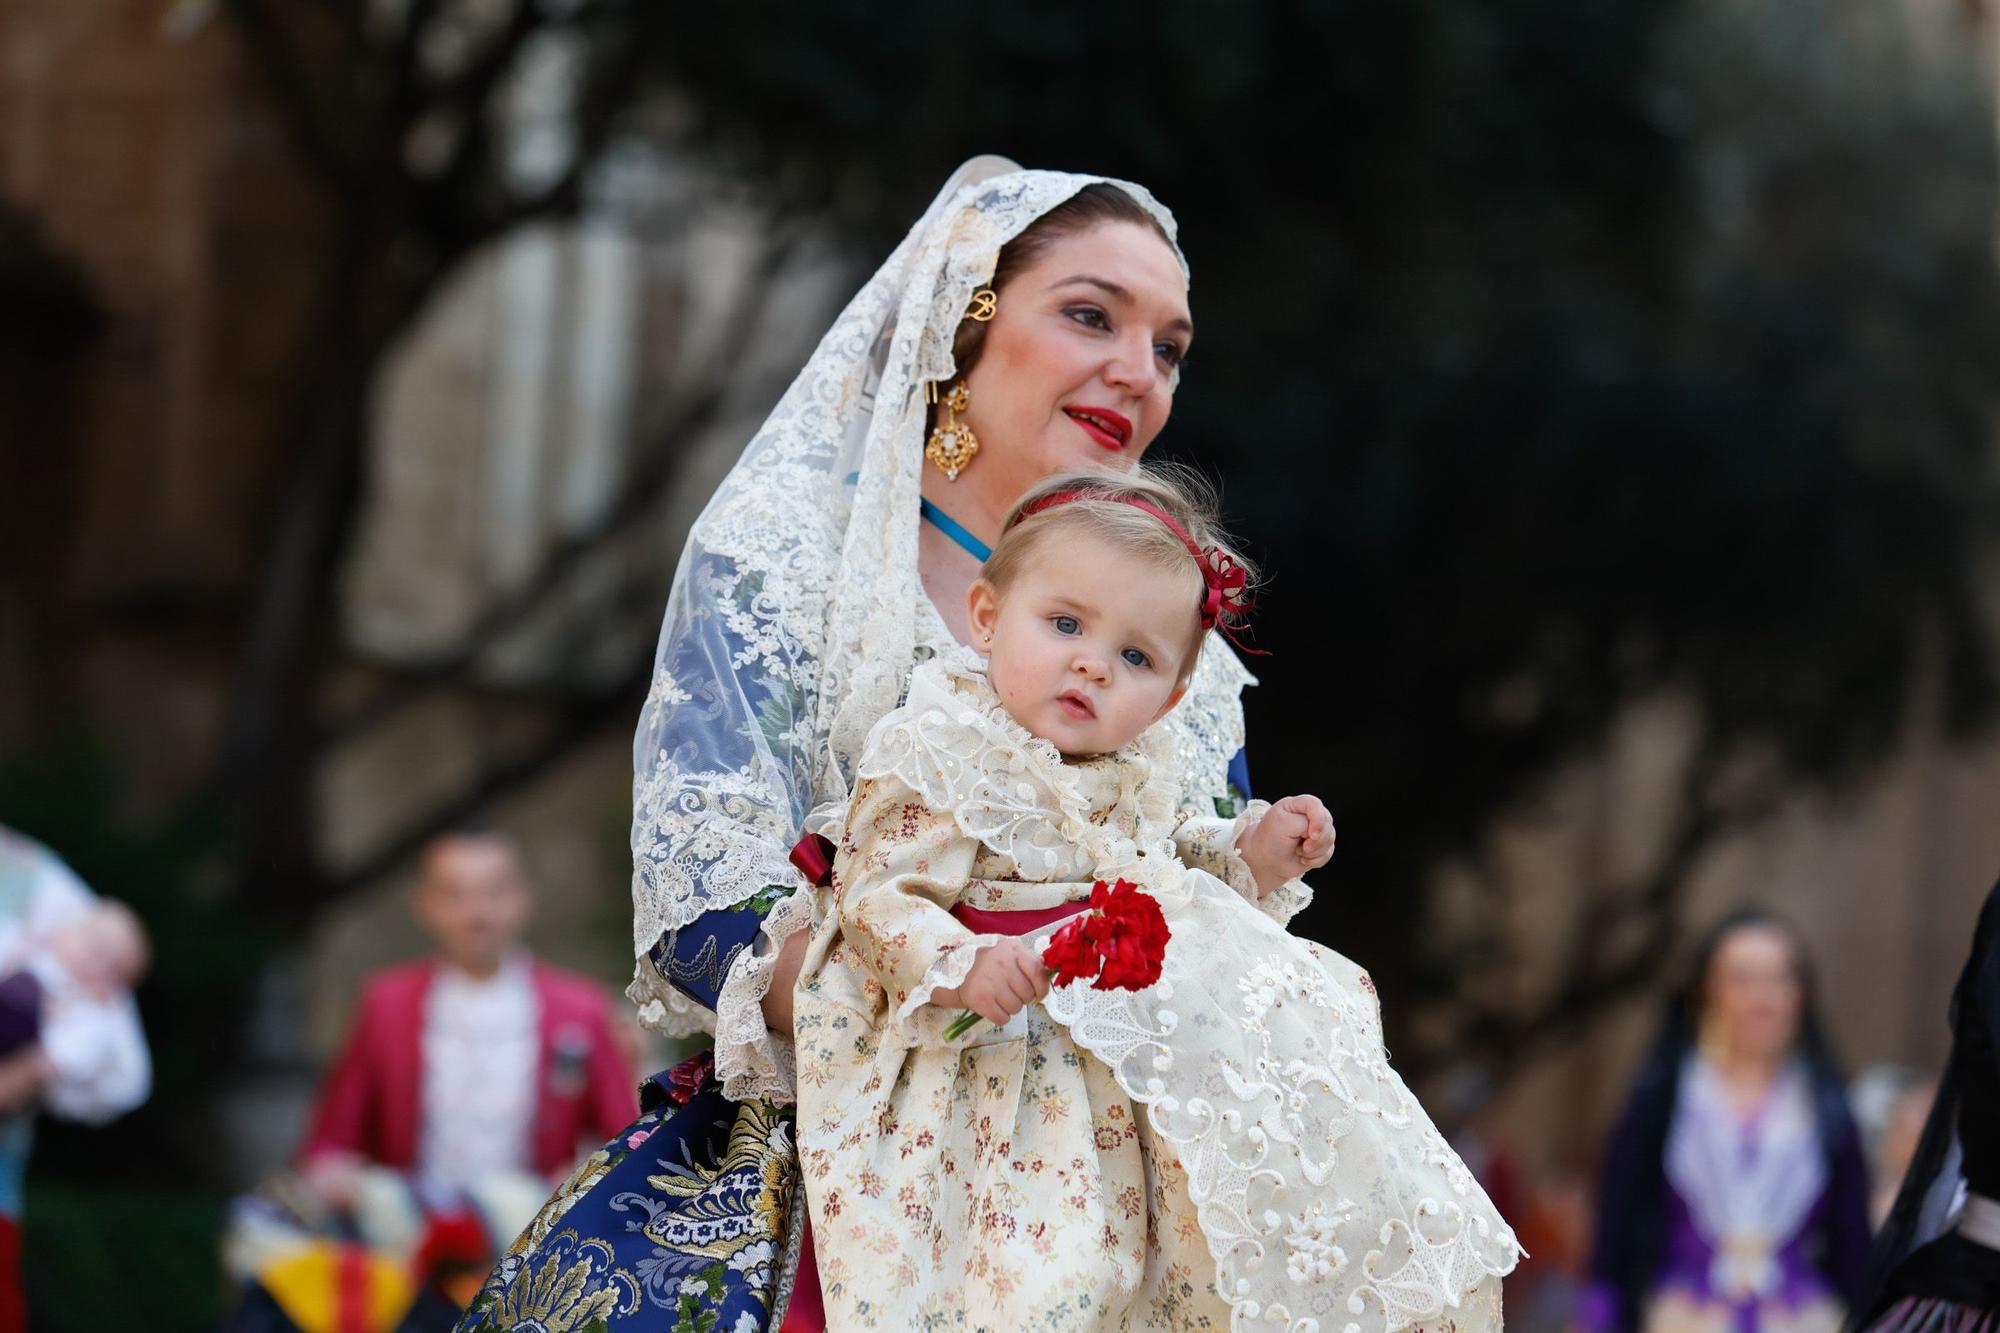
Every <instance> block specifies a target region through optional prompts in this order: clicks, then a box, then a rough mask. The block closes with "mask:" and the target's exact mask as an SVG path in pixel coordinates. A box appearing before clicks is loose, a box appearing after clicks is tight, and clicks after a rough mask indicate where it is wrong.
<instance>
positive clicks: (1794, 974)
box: [1707, 925, 1804, 1059]
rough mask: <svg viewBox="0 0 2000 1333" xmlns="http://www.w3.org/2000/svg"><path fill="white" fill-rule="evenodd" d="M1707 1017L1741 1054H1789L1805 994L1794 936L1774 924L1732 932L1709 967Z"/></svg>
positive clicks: (1724, 1038) (1725, 1039)
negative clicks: (1801, 983)
mask: <svg viewBox="0 0 2000 1333" xmlns="http://www.w3.org/2000/svg"><path fill="white" fill-rule="evenodd" d="M1707 989H1708V996H1707V1019H1708V1021H1709V1022H1712V1023H1715V1024H1716V1025H1718V1028H1719V1032H1720V1035H1721V1037H1722V1039H1723V1040H1724V1041H1726V1042H1727V1043H1728V1044H1729V1046H1730V1048H1731V1049H1732V1050H1734V1051H1736V1052H1737V1053H1738V1054H1741V1055H1746V1056H1753V1057H1757V1058H1761V1059H1775V1058H1778V1057H1781V1056H1783V1055H1784V1054H1785V1053H1786V1052H1787V1051H1789V1050H1790V1049H1791V1047H1792V1044H1793V1043H1794V1042H1795V1041H1797V1040H1798V1035H1799V1013H1800V1009H1801V1007H1802V1006H1803V1003H1804V995H1803V993H1802V988H1801V987H1800V985H1799V968H1798V960H1797V958H1795V957H1794V956H1793V953H1792V942H1791V939H1790V938H1789V937H1788V936H1787V935H1786V934H1785V933H1784V932H1783V931H1782V930H1779V929H1777V928H1776V927H1774V926H1759V925H1746V926H1741V927H1739V928H1737V929H1735V930H1732V931H1730V932H1729V934H1727V935H1725V936H1724V937H1723V940H1722V943H1721V944H1720V945H1719V946H1718V947H1717V948H1716V950H1715V956H1714V958H1712V959H1711V960H1710V961H1709V965H1708V987H1707Z"/></svg>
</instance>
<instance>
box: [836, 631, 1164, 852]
mask: <svg viewBox="0 0 2000 1333" xmlns="http://www.w3.org/2000/svg"><path fill="white" fill-rule="evenodd" d="M1100 764H1108V765H1112V766H1114V767H1116V768H1117V769H1118V771H1119V779H1120V781H1121V783H1123V784H1124V785H1125V788H1126V791H1127V793H1128V794H1129V798H1130V799H1136V801H1137V807H1138V814H1139V823H1138V836H1137V837H1136V838H1129V837H1125V836H1123V835H1121V834H1119V833H1118V832H1116V831H1115V830H1113V829H1108V828H1105V827H1103V826H1101V825H1098V824H1096V823H1094V822H1093V821H1092V820H1091V818H1090V813H1091V802H1090V799H1089V797H1088V795H1087V794H1086V792H1085V790H1084V777H1085V769H1086V768H1088V767H1093V766H1096V765H1100ZM1174 767H1175V765H1174V754H1173V744H1172V741H1171V739H1170V738H1169V736H1168V735H1167V733H1166V729H1165V728H1164V727H1163V726H1155V727H1151V728H1148V729H1147V731H1146V732H1145V733H1144V734H1143V735H1141V736H1140V737H1139V738H1138V739H1137V740H1135V741H1133V742H1132V743H1131V744H1130V745H1127V746H1125V747H1124V748H1122V749H1120V750H1118V751H1116V752H1114V753H1112V754H1108V755H1101V756H1093V757H1092V758H1090V759H1087V760H1082V761H1077V762H1072V761H1070V760H1066V759H1065V758H1064V757H1063V755H1062V753H1061V752H1060V751H1059V750H1057V749H1056V747H1055V745H1054V744H1053V743H1051V742H1050V741H1048V740H1045V739H1043V738H1042V737H1040V736H1037V735H1035V734H1034V733H1033V732H1031V731H1029V730H1028V729H1027V728H1026V727H1024V726H1022V725H1021V724H1020V723H1019V722H1017V721H1016V720H1015V719H1014V717H1013V715H1012V714H1010V713H1008V711H1007V709H1006V707H1005V705H1003V704H1002V703H1001V702H1000V698H999V696H998V695H996V694H995V693H994V692H993V687H992V684H991V683H990V682H989V681H988V680H987V678H986V671H985V659H984V658H983V657H981V656H980V655H979V654H977V653H975V652H973V651H972V650H971V649H969V648H966V647H963V646H962V645H958V644H956V643H954V644H952V645H951V646H949V647H947V648H944V649H942V650H941V651H939V653H938V655H937V656H936V657H934V658H933V659H932V660H931V661H929V662H927V663H925V664H923V665H921V666H919V667H918V668H917V669H916V670H915V671H914V672H913V673H912V674H911V677H910V693H909V698H908V701H907V703H905V705H904V706H903V707H902V708H899V709H897V710H896V711H895V712H894V713H891V714H890V715H889V716H888V717H886V718H884V719H883V720H882V722H881V724H880V725H879V726H878V727H877V729H876V733H875V735H874V736H873V737H871V738H870V742H869V745H868V749H867V753H866V754H865V755H864V758H863V760H862V764H861V772H862V774H863V775H864V776H871V777H874V776H885V775H892V776H895V777H897V778H900V779H901V780H903V781H904V782H905V783H906V784H908V785H909V786H910V787H911V788H912V789H913V790H915V791H917V792H918V793H919V794H920V795H921V796H923V798H924V800H925V801H926V803H928V804H930V805H931V806H932V807H933V808H936V809H940V810H949V811H951V812H952V815H953V818H954V819H955V820H956V822H957V823H958V825H959V828H960V830H961V831H962V832H964V833H965V834H966V835H967V836H969V837H973V838H976V839H978V840H979V841H980V842H981V843H983V844H984V845H985V846H987V847H989V848H991V849H992V850H993V851H995V852H998V853H1000V854H1001V855H1003V856H1007V857H1009V858H1010V859H1012V860H1013V861H1014V862H1015V863H1016V865H1018V866H1019V867H1020V869H1021V871H1022V873H1023V874H1026V875H1029V876H1030V877H1034V878H1045V877H1047V876H1048V875H1051V874H1056V873H1061V866H1062V865H1063V864H1065V863H1068V862H1070V861H1071V857H1070V856H1068V855H1065V854H1064V853H1066V852H1067V851H1069V850H1070V849H1075V850H1078V851H1081V852H1082V853H1083V854H1084V856H1085V858H1086V859H1087V860H1088V861H1089V862H1090V863H1091V864H1092V865H1093V866H1095V867H1098V868H1105V867H1111V866H1116V865H1120V864H1125V863H1129V862H1130V861H1132V860H1133V859H1134V858H1135V857H1136V856H1138V855H1140V854H1142V853H1144V852H1146V851H1149V850H1156V849H1157V847H1158V844H1160V843H1161V842H1162V841H1165V840H1168V839H1170V838H1171V836H1172V832H1173V823H1174V815H1175V808H1176V806H1177V804H1178V799H1179V784H1178V783H1177V781H1176V780H1175V777H1174Z"/></svg>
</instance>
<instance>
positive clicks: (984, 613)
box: [965, 579, 1000, 652]
mask: <svg viewBox="0 0 2000 1333" xmlns="http://www.w3.org/2000/svg"><path fill="white" fill-rule="evenodd" d="M999 619H1000V591H999V589H997V588H995V587H994V586H993V585H992V584H991V583H988V582H987V581H986V580H985V579H974V580H973V581H972V586H971V587H970V588H968V589H966V593H965V620H966V623H967V624H968V625H970V626H971V627H972V646H973V647H975V648H978V649H980V650H981V651H982V652H983V651H984V650H986V649H988V648H991V647H992V646H993V624H994V622H995V621H997V620H999Z"/></svg>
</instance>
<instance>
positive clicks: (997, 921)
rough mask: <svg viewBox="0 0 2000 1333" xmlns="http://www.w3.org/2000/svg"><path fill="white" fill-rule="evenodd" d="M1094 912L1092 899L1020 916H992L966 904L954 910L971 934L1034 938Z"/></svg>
mask: <svg viewBox="0 0 2000 1333" xmlns="http://www.w3.org/2000/svg"><path fill="white" fill-rule="evenodd" d="M1089 909H1090V899H1088V898H1079V899H1077V900H1076V901H1075V902H1073V903H1061V904H1058V905H1057V906H1055V907H1029V908H1025V909H1023V910H1021V911H1018V912H989V911H986V910H985V909H984V908H980V907H968V906H967V905H966V904H964V903H960V904H958V905H957V906H956V907H954V908H952V909H951V914H952V915H953V916H955V917H957V918H958V923H959V924H960V925H962V926H964V927H965V928H966V929H967V930H970V931H974V932H977V933H978V934H981V935H1032V934H1034V933H1035V932H1036V931H1038V930H1040V929H1041V928H1042V927H1043V926H1050V925H1054V924H1055V923H1056V922H1058V921H1061V920H1063V919H1064V918H1065V917H1072V916H1075V915H1076V914H1077V913H1078V912H1084V911H1088V910H1089Z"/></svg>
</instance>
